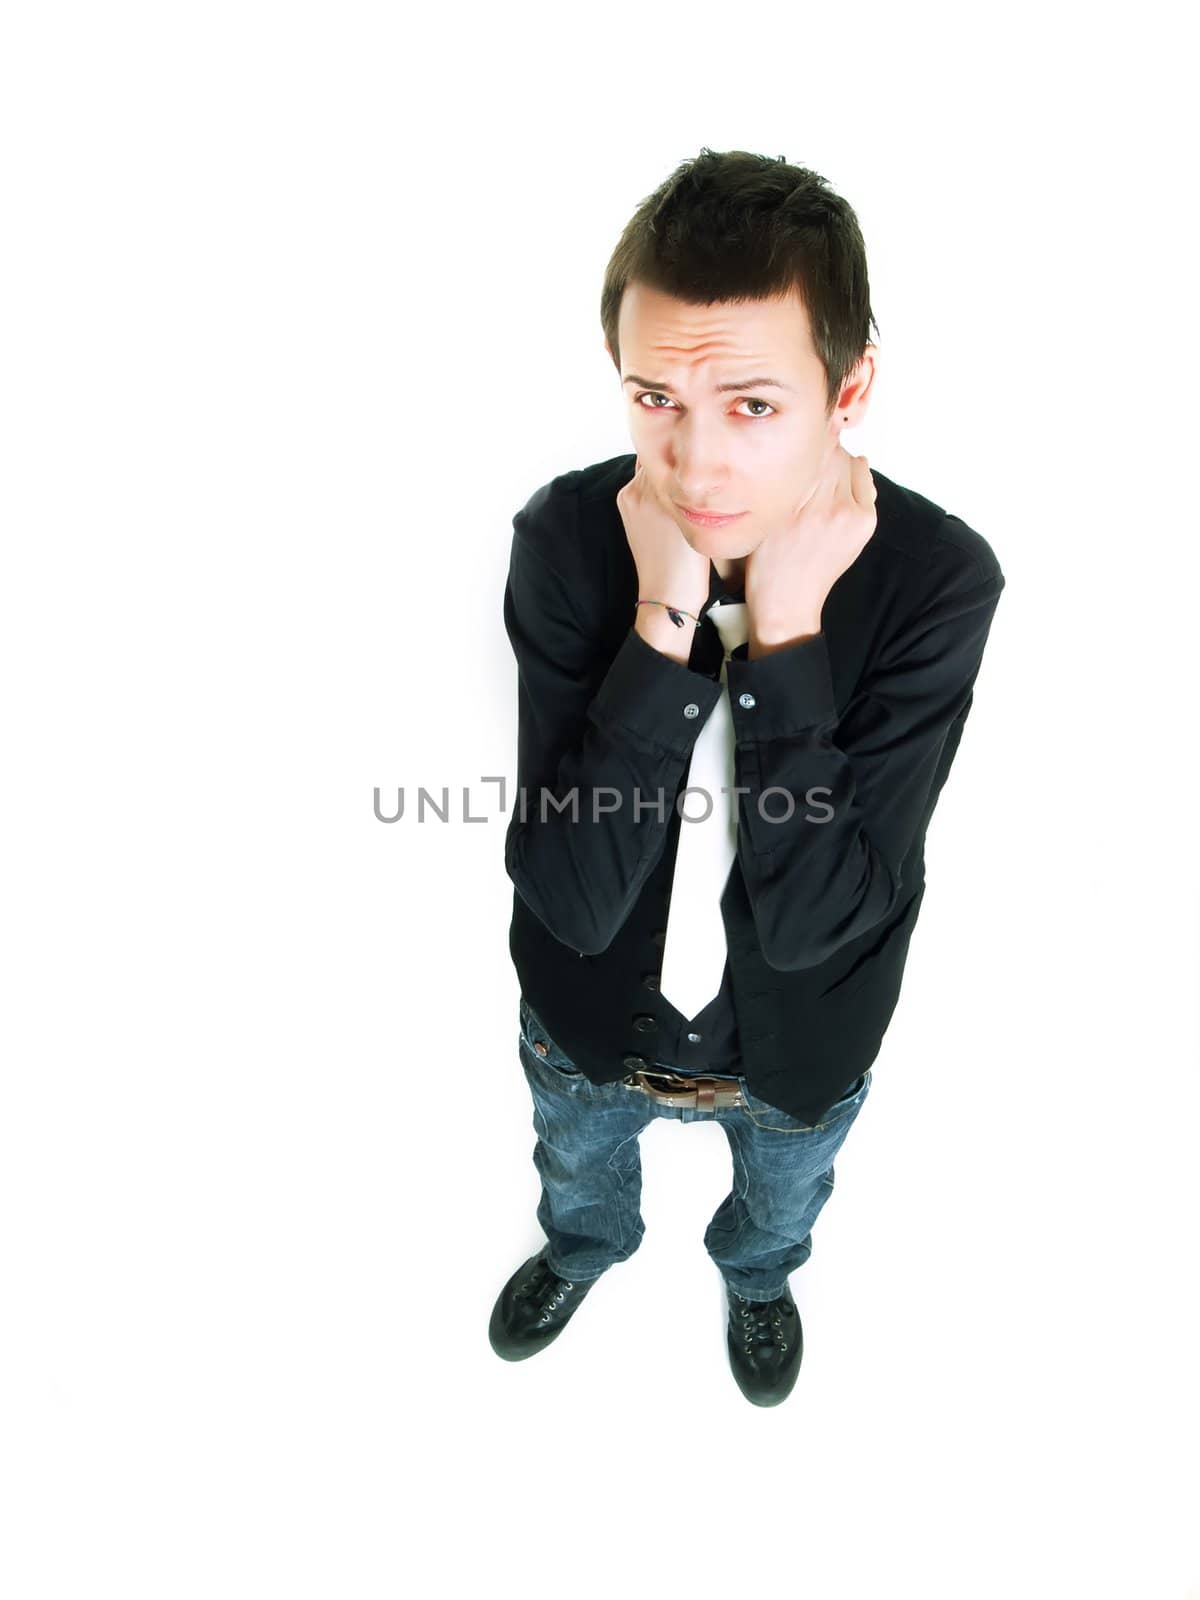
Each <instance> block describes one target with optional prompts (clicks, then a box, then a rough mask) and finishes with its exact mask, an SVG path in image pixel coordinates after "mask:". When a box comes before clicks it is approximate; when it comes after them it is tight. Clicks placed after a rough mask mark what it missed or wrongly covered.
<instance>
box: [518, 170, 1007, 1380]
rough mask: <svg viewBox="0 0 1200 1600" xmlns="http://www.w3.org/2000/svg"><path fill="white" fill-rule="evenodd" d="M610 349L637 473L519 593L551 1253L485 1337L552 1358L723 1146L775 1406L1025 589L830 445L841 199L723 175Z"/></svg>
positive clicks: (841, 339) (742, 1293) (571, 520)
mask: <svg viewBox="0 0 1200 1600" xmlns="http://www.w3.org/2000/svg"><path fill="white" fill-rule="evenodd" d="M601 320H602V324H603V327H604V333H605V347H606V349H607V350H608V352H609V354H610V356H611V358H612V360H613V363H614V365H615V366H616V368H617V371H618V374H619V375H620V378H621V388H622V393H623V397H624V404H625V406H626V408H627V411H628V416H629V425H630V432H631V436H632V440H633V444H634V447H635V450H634V453H633V454H632V455H624V456H618V457H616V458H614V459H612V460H609V461H602V462H599V463H596V464H594V465H592V466H588V467H584V468H581V469H579V470H576V471H572V472H566V473H563V474H562V475H561V476H559V477H556V478H554V479H553V480H552V481H551V482H550V483H548V484H545V485H543V487H541V488H540V489H538V490H537V491H536V493H534V494H533V495H532V497H531V498H530V500H529V501H528V503H527V504H526V505H525V506H524V507H523V509H522V510H521V511H519V512H518V513H517V515H516V517H515V518H514V532H513V541H512V553H511V562H510V567H509V574H508V582H507V586H506V589H505V594H504V620H505V627H506V630H507V633H508V637H509V639H510V641H511V643H512V647H513V651H514V653H515V656H516V661H517V670H518V735H517V745H518V753H517V795H516V797H515V802H514V809H513V815H512V819H511V822H510V825H509V828H508V833H507V838H506V851H505V860H506V866H507V870H508V872H509V875H510V876H511V878H512V880H513V883H514V885H515V891H514V896H513V919H512V927H511V930H510V950H511V954H512V959H513V962H514V964H515V967H516V970H517V975H518V978H519V982H520V989H521V998H520V1056H521V1061H522V1064H523V1067H524V1070H525V1074H526V1078H527V1082H528V1085H529V1089H530V1092H531V1095H532V1098H533V1103H534V1127H535V1130H536V1132H537V1134H538V1139H537V1143H536V1146H535V1149H534V1157H533V1159H534V1163H535V1166H536V1167H537V1170H538V1172H539V1174H540V1176H541V1179H542V1197H541V1201H540V1204H539V1207H538V1213H537V1215H538V1220H539V1221H540V1223H541V1225H542V1227H543V1229H544V1231H545V1233H546V1236H547V1243H546V1245H545V1246H544V1247H543V1249H542V1250H541V1251H539V1253H538V1254H537V1255H535V1256H533V1257H531V1258H530V1260H528V1261H526V1262H525V1263H524V1264H523V1265H522V1266H521V1267H520V1268H518V1270H517V1271H516V1272H515V1273H514V1274H513V1275H512V1277H511V1278H510V1279H509V1281H508V1283H507V1284H506V1285H505V1287H504V1289H503V1290H502V1292H501V1294H500V1296H499V1299H498V1300H497V1302H496V1306H495V1309H494V1311H493V1314H492V1319H491V1325H490V1338H491V1342H492V1346H493V1348H494V1349H495V1351H496V1353H497V1354H498V1355H500V1356H502V1357H504V1358H505V1359H508V1360H520V1359H522V1358H523V1357H526V1356H529V1355H532V1354H534V1353H535V1352H536V1351H538V1350H541V1349H544V1348H545V1346H546V1345H547V1344H549V1343H550V1342H551V1340H553V1339H554V1338H556V1337H557V1336H558V1334H559V1333H561V1331H562V1329H563V1328H564V1327H565V1325H566V1322H567V1320H568V1319H569V1317H570V1316H571V1315H572V1314H573V1312H574V1311H575V1310H576V1308H577V1307H578V1305H579V1304H580V1302H581V1301H582V1299H583V1296H584V1295H585V1294H586V1293H587V1291H588V1290H589V1289H590V1288H591V1286H592V1284H593V1283H594V1282H595V1281H596V1279H597V1278H598V1277H599V1276H600V1275H601V1274H602V1273H603V1272H604V1271H606V1270H607V1269H608V1268H609V1267H610V1266H612V1265H613V1264H614V1263H615V1262H619V1261H625V1260H627V1259H628V1258H629V1256H630V1255H631V1254H632V1253H633V1251H634V1250H636V1249H637V1247H638V1245H639V1244H640V1242H641V1238H642V1232H643V1224H642V1218H641V1215H640V1212H639V1205H638V1202H639V1195H640V1187H641V1169H640V1164H639V1146H638V1134H639V1133H640V1131H641V1129H642V1128H644V1127H645V1126H646V1125H647V1124H648V1123H649V1122H650V1121H651V1120H652V1119H653V1118H655V1117H659V1116H670V1117H675V1118H679V1119H681V1120H683V1121H685V1122H688V1121H694V1120H696V1119H697V1118H699V1117H705V1118H714V1117H715V1118H716V1120H717V1121H718V1122H719V1123H720V1124H721V1126H722V1127H723V1128H724V1130H725V1133H726V1135H727V1137H728V1139H729V1143H730V1149H731V1153H732V1159H733V1169H734V1183H733V1187H732V1189H731V1191H730V1193H729V1194H728V1195H727V1196H726V1197H725V1199H724V1200H723V1201H722V1203H721V1205H720V1206H718V1208H717V1210H716V1212H715V1214H714V1216H713V1218H712V1221H711V1222H710V1224H709V1227H708V1229H707V1232H706V1233H705V1236H704V1243H705V1246H706V1248H707V1250H708V1252H709V1255H710V1256H711V1258H712V1260H713V1261H714V1263H715V1264H716V1266H717V1268H718V1269H719V1271H720V1273H721V1275H722V1277H723V1279H724V1282H725V1287H726V1290H727V1348H728V1352H729V1358H730V1363H731V1367H732V1370H733V1374H734V1377H735V1379H736V1380H737V1382H738V1385H739V1387H740V1388H741V1390H742V1392H743V1393H744V1394H745V1395H746V1397H747V1398H748V1399H749V1400H751V1401H752V1402H754V1403H755V1404H759V1405H772V1404H775V1403H777V1402H778V1401H780V1400H782V1399H784V1398H785V1397H786V1395H787V1394H788V1393H789V1392H790V1391H791V1388H792V1386H793V1385H794V1383H795V1380H796V1376H797V1372H798V1369H799V1364H800V1358H801V1352H802V1339H801V1328H800V1320H799V1317H798V1315H797V1312H796V1307H795V1304H794V1302H793V1300H792V1298H791V1295H790V1293H789V1291H788V1282H787V1280H788V1275H789V1274H790V1273H791V1272H792V1271H794V1270H795V1269H796V1268H797V1267H799V1266H801V1265H802V1264H803V1263H804V1262H805V1261H806V1260H807V1259H808V1256H809V1253H810V1251H811V1248H812V1238H811V1230H812V1227H813V1224H814V1222H815V1221H816V1218H817V1215H818V1213H819V1212H820V1210H821V1207H822V1206H823V1205H824V1203H825V1201H826V1200H827V1199H828V1197H829V1194H830V1193H831V1191H832V1189H833V1183H834V1166H833V1159H834V1156H835V1154H836V1152H837V1150H838V1149H839V1148H840V1146H841V1144H842V1141H843V1140H844V1139H845V1137H846V1134H847V1133H848V1132H849V1129H850V1126H851V1124H852V1122H853V1121H854V1119H855V1117H856V1116H857V1114H858V1112H859V1111H860V1110H861V1108H862V1105H863V1102H864V1100H865V1098H866V1096H867V1093H868V1091H869V1088H870V1083H871V1065H872V1062H873V1061H874V1060H875V1057H876V1055H877V1053H878V1050H879V1047H880V1043H881V1040H882V1037H883V1034H884V1032H885V1030H886V1028H887V1026H888V1023H889V1021H890V1018H891V1016H892V1013H893V1010H894V1008H895V1005H896V1001H897V999H898V997H899V992H900V984H901V977H902V973H903V969H904V964H905V958H906V954H907V950H908V945H909V939H910V936H911V934H912V930H913V927H914V925H915V923H916V920H917V916H918V913H919V910H920V905H921V900H922V897H923V895H924V892H925V867H924V841H925V833H926V828H927V826H928V823H929V820H930V817H931V815H932V812H933V809H934V806H935V804H936V802H937V799H938V796H939V793H940V791H941V789H942V786H943V784H944V783H945V780H946V776H947V774H948V772H949V769H950V765H951V762H952V761H953V758H954V755H955V752H956V750H957V748H958V744H959V740H960V738H961V736H962V731H963V725H964V722H965V720H966V717H967V714H968V711H969V710H970V707H971V703H972V697H973V687H974V683H975V679H976V675H977V673H978V671H979V668H980V663H981V660H982V656H983V651H984V646H985V643H986V640H987V636H988V631H989V628H990V626H991V622H992V617H993V613H994V611H995V608H996V604H997V601H998V599H999V596H1000V592H1001V590H1002V588H1003V587H1004V576H1003V574H1002V573H1001V571H1000V567H999V564H998V562H997V560H996V557H995V555H994V554H993V552H992V550H991V548H990V546H989V545H988V543H987V542H986V540H985V539H984V538H983V537H982V536H981V535H979V534H978V533H976V532H974V531H973V530H972V529H971V528H969V527H968V526H967V525H966V524H965V523H964V522H962V521H961V520H960V519H959V518H958V517H956V516H954V515H953V514H950V513H947V512H946V511H945V510H943V508H942V507H941V506H939V505H937V504H935V503H934V502H933V501H931V500H928V499H926V498H924V497H923V496H921V495H919V494H917V493H915V492H914V491H912V490H910V489H906V488H903V487H901V486H900V485H899V484H898V483H895V482H893V481H892V480H891V479H889V478H887V477H885V476H884V475H883V474H882V473H880V472H878V471H872V470H871V469H870V468H869V467H868V464H867V460H866V458H865V457H863V456H858V457H856V456H851V455H849V454H848V453H847V451H846V450H845V449H844V448H843V447H842V445H841V443H840V436H841V431H842V429H843V428H845V427H848V426H854V425H855V424H857V423H859V422H861V421H862V419H863V417H864V415H865V413H866V409H867V406H868V403H869V400H870V393H871V385H872V382H873V379H874V374H875V366H876V348H875V346H874V345H873V344H871V343H870V342H869V340H868V337H867V336H868V330H869V328H870V327H871V326H872V325H873V324H874V319H873V317H872V316H871V309H870V301H869V290H868V279H867V269H866V260H865V251H864V247H863V240H862V236H861V233H860V230H859V227H858V223H857V220H856V218H855V216H854V213H853V211H852V210H851V209H850V207H849V206H848V205H847V204H846V203H845V202H844V201H843V200H841V199H839V198H838V197H837V196H836V195H834V194H833V193H832V192H831V191H830V190H829V188H828V186H827V185H826V184H825V182H824V180H823V179H821V178H820V177H819V176H818V175H817V174H815V173H812V172H809V171H807V170H805V169H803V168H797V167H794V166H790V165H788V164H787V163H785V162H784V161H783V159H782V157H781V158H779V159H778V160H770V159H767V158H764V157H760V156H755V155H751V154H748V153H746V152H742V151H734V152H726V153H724V154H714V153H713V152H712V151H709V150H707V149H706V150H703V151H702V152H701V154H700V156H699V157H698V158H697V159H696V160H694V161H690V162H686V163H684V164H683V165H682V166H681V167H680V168H679V169H678V170H677V171H676V172H675V173H674V174H672V176H671V177H670V178H669V179H668V180H667V182H666V183H665V184H663V185H662V186H661V187H660V188H659V189H658V190H657V191H655V193H654V194H652V195H651V196H650V197H649V198H648V199H647V200H646V201H645V202H644V203H643V204H642V205H641V206H640V207H639V209H638V211H637V212H636V213H635V215H634V217H633V218H632V220H631V221H630V223H629V225H628V227H627V228H626V229H625V232H624V234H623V235H622V238H621V240H620V242H619V244H618V245H617V248H616V250H615V252H614V254H613V257H612V259H611V261H610V263H609V266H608V271H607V275H606V279H605V284H604V290H603V296H602V301H601ZM876 332H878V329H876Z"/></svg>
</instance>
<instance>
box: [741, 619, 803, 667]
mask: <svg viewBox="0 0 1200 1600" xmlns="http://www.w3.org/2000/svg"><path fill="white" fill-rule="evenodd" d="M820 631H821V617H820V614H819V613H817V614H816V615H812V614H810V615H809V616H806V617H789V618H787V619H786V620H783V619H779V618H774V619H772V618H769V617H764V618H759V617H753V616H752V617H751V619H750V638H749V644H748V647H747V650H746V654H747V657H748V658H749V659H750V660H751V661H753V660H754V659H755V658H756V657H757V656H765V655H770V654H771V653H772V652H773V651H776V650H786V649H788V647H789V646H790V645H794V644H803V643H804V641H805V640H806V639H814V638H816V636H817V634H819V633H820Z"/></svg>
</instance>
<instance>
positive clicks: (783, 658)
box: [728, 562, 1005, 971]
mask: <svg viewBox="0 0 1200 1600" xmlns="http://www.w3.org/2000/svg"><path fill="white" fill-rule="evenodd" d="M1004 582H1005V580H1004V575H1003V573H1002V572H1001V571H1000V570H999V567H998V566H996V567H994V570H991V571H990V572H989V573H988V574H987V575H986V576H985V577H984V578H983V579H982V581H981V580H980V572H979V568H978V567H977V566H976V565H975V564H974V563H971V562H959V563H958V570H957V572H955V573H954V574H953V575H952V577H951V578H950V580H949V581H943V582H942V583H941V584H940V585H939V590H938V593H937V597H936V598H935V599H931V600H929V601H927V602H926V603H925V604H923V605H922V606H921V607H919V608H918V609H917V611H916V612H915V614H913V615H912V616H911V617H910V618H909V619H908V620H907V622H906V623H905V624H904V625H903V626H902V627H901V628H900V629H899V630H898V632H897V633H896V635H895V636H894V637H893V638H892V639H891V640H890V641H889V643H888V644H887V645H885V646H884V648H883V649H882V651H881V652H880V654H879V656H878V658H877V659H876V660H875V661H874V662H873V663H872V665H871V666H870V667H869V668H868V670H867V672H866V673H865V674H864V681H863V682H862V683H861V684H860V685H859V686H858V688H857V689H856V691H855V693H854V695H853V697H852V698H851V700H850V702H849V704H848V705H847V707H846V709H845V712H844V713H843V714H842V716H841V717H840V718H839V716H838V712H837V708H836V706H835V704H834V689H833V682H832V677H831V671H830V660H829V652H828V648H827V641H826V637H825V635H824V633H823V632H822V633H818V634H815V635H814V636H812V637H811V638H808V639H804V640H801V641H799V642H798V643H796V644H794V645H789V646H787V647H785V648H784V649H782V650H777V651H774V652H771V653H770V654H767V655H764V656H759V657H757V658H756V659H754V660H753V661H751V660H748V659H743V660H739V659H738V657H737V656H736V655H735V657H734V659H732V660H731V661H730V663H729V667H728V679H729V696H730V705H731V711H732V715H733V719H734V727H735V735H736V739H737V748H736V755H735V769H736V772H737V783H738V784H739V785H740V786H742V792H741V793H740V794H739V814H738V860H739V863H740V866H741V870H742V873H743V876H744V878H745V882H746V888H747V893H748V895H749V898H750V903H751V906H752V908H753V913H754V920H755V926H756V929H757V932H758V936H759V941H760V943H761V945H762V950H763V954H764V957H765V958H766V960H767V962H768V963H769V964H770V965H771V966H773V967H775V968H777V969H779V970H782V971H789V970H794V969H797V968H801V967H811V966H817V965H819V964H820V963H821V962H822V961H825V960H827V959H828V958H829V957H830V956H831V955H833V954H835V953H836V952H837V951H838V950H839V949H840V948H841V946H842V945H844V944H847V943H849V941H850V940H852V939H855V938H857V937H859V936H860V935H861V934H863V933H865V932H867V931H868V930H869V929H871V928H872V927H874V926H875V925H876V924H877V923H879V922H881V921H882V920H883V919H884V918H885V917H886V916H887V915H888V914H889V912H891V911H892V909H893V908H894V907H895V905H896V903H897V901H898V900H899V898H900V897H901V895H902V894H905V893H907V892H908V889H909V888H910V887H911V886H906V885H905V884H904V883H903V882H902V866H903V863H904V862H905V861H906V859H907V858H908V857H909V853H910V851H911V849H912V847H913V845H914V844H915V843H916V841H917V839H918V837H919V836H920V835H921V834H922V833H923V830H924V828H925V826H926V824H927V822H928V819H929V811H930V808H931V804H932V803H933V802H934V801H936V789H935V778H936V777H937V776H938V774H939V769H941V768H942V763H943V753H945V755H946V759H947V760H949V759H952V758H953V754H954V751H955V750H956V748H957V743H958V739H959V737H960V735H961V731H962V725H963V723H964V722H965V720H966V717H967V714H968V712H969V710H970V707H971V702H972V698H973V693H974V684H975V680H976V677H977V675H978V672H979V669H980V665H981V663H982V659H983V652H984V646H985V645H986V642H987V638H988V633H989V630H990V628H991V624H992V619H993V616H994V614H995V610H996V606H997V603H998V601H999V598H1000V593H1001V591H1002V589H1003V588H1004ZM944 779H945V770H941V781H944ZM937 787H938V788H940V783H939V784H938V786H937Z"/></svg>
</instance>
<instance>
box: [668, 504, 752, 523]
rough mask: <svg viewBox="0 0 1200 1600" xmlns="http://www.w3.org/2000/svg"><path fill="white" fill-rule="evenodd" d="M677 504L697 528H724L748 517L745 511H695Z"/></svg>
mask: <svg viewBox="0 0 1200 1600" xmlns="http://www.w3.org/2000/svg"><path fill="white" fill-rule="evenodd" d="M675 504H676V505H677V506H679V510H680V511H682V512H683V514H684V516H685V517H686V518H687V519H688V521H689V522H691V523H694V524H695V525H696V527H697V528H723V527H725V526H726V524H727V523H730V522H736V521H737V520H738V518H739V517H744V516H745V515H746V513H745V512H744V511H693V510H692V509H691V507H690V506H681V505H679V502H678V501H676V502H675Z"/></svg>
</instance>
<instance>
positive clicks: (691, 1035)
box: [688, 1033, 701, 1044]
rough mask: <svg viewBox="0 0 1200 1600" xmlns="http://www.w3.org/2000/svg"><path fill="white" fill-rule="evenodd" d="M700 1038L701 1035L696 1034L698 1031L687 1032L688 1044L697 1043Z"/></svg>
mask: <svg viewBox="0 0 1200 1600" xmlns="http://www.w3.org/2000/svg"><path fill="white" fill-rule="evenodd" d="M700 1039H701V1035H700V1034H698V1033H689V1034H688V1043H689V1044H699V1043H700Z"/></svg>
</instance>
